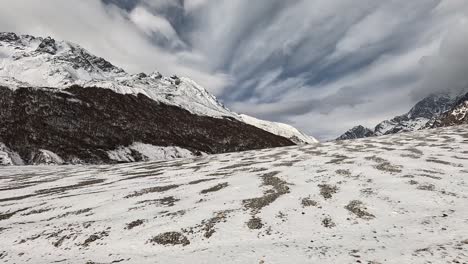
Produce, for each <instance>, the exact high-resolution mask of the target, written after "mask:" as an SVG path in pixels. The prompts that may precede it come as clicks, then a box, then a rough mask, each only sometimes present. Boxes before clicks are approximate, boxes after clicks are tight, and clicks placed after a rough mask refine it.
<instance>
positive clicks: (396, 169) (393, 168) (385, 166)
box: [375, 162, 402, 173]
mask: <svg viewBox="0 0 468 264" xmlns="http://www.w3.org/2000/svg"><path fill="white" fill-rule="evenodd" d="M375 168H376V169H378V170H380V171H386V172H390V173H401V172H402V170H401V166H398V165H393V164H391V163H390V162H383V163H380V164H378V165H376V166H375Z"/></svg>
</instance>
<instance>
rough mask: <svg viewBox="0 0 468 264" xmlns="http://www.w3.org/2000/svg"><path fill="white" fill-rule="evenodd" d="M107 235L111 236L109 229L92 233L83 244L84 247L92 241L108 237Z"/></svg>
mask: <svg viewBox="0 0 468 264" xmlns="http://www.w3.org/2000/svg"><path fill="white" fill-rule="evenodd" d="M107 236H109V232H108V231H102V232H99V233H95V234H92V235H91V236H89V237H88V238H87V239H86V240H85V241H84V242H83V244H81V245H82V246H83V247H88V246H89V245H90V244H91V243H93V242H95V241H97V240H100V239H103V238H104V237H107Z"/></svg>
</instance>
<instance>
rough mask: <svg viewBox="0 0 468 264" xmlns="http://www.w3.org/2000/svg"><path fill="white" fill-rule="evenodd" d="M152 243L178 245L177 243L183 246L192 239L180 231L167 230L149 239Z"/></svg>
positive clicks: (188, 243)
mask: <svg viewBox="0 0 468 264" xmlns="http://www.w3.org/2000/svg"><path fill="white" fill-rule="evenodd" d="M149 242H150V243H156V244H159V245H164V246H166V245H170V246H176V245H182V246H184V247H185V246H187V245H190V241H189V240H188V238H187V237H186V236H184V235H183V234H182V233H180V232H166V233H162V234H159V235H157V236H155V237H153V238H151V239H150V240H149Z"/></svg>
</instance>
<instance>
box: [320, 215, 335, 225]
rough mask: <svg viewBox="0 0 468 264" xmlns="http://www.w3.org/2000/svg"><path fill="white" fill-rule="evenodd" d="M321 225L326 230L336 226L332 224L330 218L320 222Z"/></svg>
mask: <svg viewBox="0 0 468 264" xmlns="http://www.w3.org/2000/svg"><path fill="white" fill-rule="evenodd" d="M322 225H323V226H324V227H326V228H333V227H335V226H336V224H335V223H334V222H333V220H332V219H331V218H330V217H325V218H324V219H323V220H322Z"/></svg>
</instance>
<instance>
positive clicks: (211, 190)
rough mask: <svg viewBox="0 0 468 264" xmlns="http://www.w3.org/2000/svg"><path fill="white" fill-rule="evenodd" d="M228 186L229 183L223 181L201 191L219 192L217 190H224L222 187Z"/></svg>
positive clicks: (204, 192) (203, 192) (202, 192)
mask: <svg viewBox="0 0 468 264" xmlns="http://www.w3.org/2000/svg"><path fill="white" fill-rule="evenodd" d="M228 186H229V183H227V182H223V183H220V184H217V185H215V186H213V187H210V188H208V189H205V190H202V191H201V192H200V193H201V194H207V193H210V192H217V191H219V190H222V189H224V188H226V187H228Z"/></svg>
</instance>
